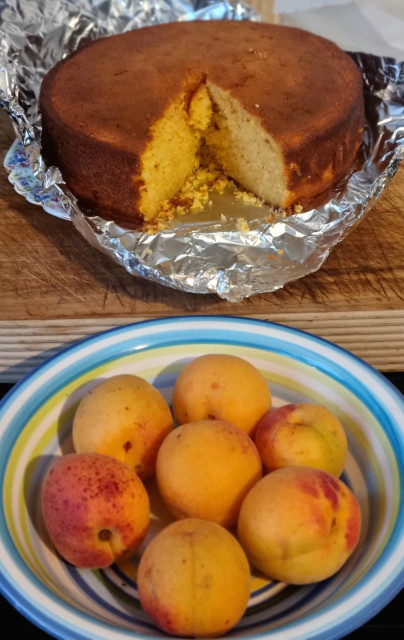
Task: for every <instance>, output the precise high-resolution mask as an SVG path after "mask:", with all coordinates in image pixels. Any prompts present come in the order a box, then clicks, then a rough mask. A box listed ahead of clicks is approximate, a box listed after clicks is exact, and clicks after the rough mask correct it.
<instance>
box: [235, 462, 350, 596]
mask: <svg viewBox="0 0 404 640" xmlns="http://www.w3.org/2000/svg"><path fill="white" fill-rule="evenodd" d="M360 531H361V512H360V506H359V503H358V500H357V499H356V497H355V496H354V494H353V493H352V491H351V490H350V489H349V487H348V486H347V485H346V484H345V483H344V482H342V481H341V480H339V479H338V478H335V477H334V476H333V475H331V474H330V473H327V472H325V471H321V470H320V469H315V468H313V467H304V466H289V467H283V468H281V469H277V470H276V471H272V472H271V473H268V474H267V475H266V476H264V477H263V478H262V479H261V480H260V481H259V482H257V484H256V485H255V486H254V487H253V488H252V489H251V491H250V492H249V493H248V495H247V496H246V498H245V500H244V502H243V504H242V506H241V509H240V514H239V519H238V539H239V541H240V543H241V545H242V547H243V549H244V550H245V551H246V553H247V556H248V557H249V559H250V561H251V563H252V564H253V565H254V566H255V567H257V568H258V569H260V570H261V571H262V572H263V573H265V574H266V575H267V576H268V577H269V578H271V579H272V580H280V581H281V582H287V583H290V584H308V583H311V582H318V581H320V580H325V579H326V578H329V577H330V576H332V575H333V574H334V573H336V572H337V571H338V570H339V569H340V568H341V567H342V565H343V564H344V563H345V562H346V561H347V559H348V558H349V556H350V555H351V554H352V553H353V551H354V549H355V547H356V545H357V543H358V540H359V535H360Z"/></svg>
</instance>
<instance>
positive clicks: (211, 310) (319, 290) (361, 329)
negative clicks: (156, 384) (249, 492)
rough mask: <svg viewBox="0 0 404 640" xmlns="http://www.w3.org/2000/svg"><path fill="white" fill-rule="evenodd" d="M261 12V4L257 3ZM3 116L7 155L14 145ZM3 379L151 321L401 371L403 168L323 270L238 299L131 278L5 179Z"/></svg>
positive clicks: (0, 316) (1, 138) (0, 177)
mask: <svg viewBox="0 0 404 640" xmlns="http://www.w3.org/2000/svg"><path fill="white" fill-rule="evenodd" d="M251 4H254V3H251ZM14 137H15V136H14V132H13V129H12V126H11V123H10V121H9V118H8V116H7V115H6V113H4V112H0V158H1V160H3V158H4V155H5V153H6V151H7V150H8V148H9V146H10V145H11V143H12V141H13V140H14ZM0 282H1V285H0V286H1V289H0V293H1V304H0V380H1V381H15V380H18V379H19V378H20V377H21V376H22V375H23V374H25V373H26V372H27V371H29V370H30V369H31V368H32V366H33V365H35V364H38V362H41V361H42V360H44V359H45V358H46V357H48V356H49V355H51V354H53V353H54V352H55V351H57V350H58V349H60V347H61V345H64V344H66V343H69V342H72V341H74V340H76V339H78V338H81V337H83V336H85V335H88V334H90V333H93V332H95V331H98V330H102V329H105V328H109V327H112V326H117V325H120V324H124V323H129V322H133V321H137V320H141V319H145V318H158V317H163V316H178V315H183V314H185V315H188V314H203V315H207V314H225V315H235V316H249V317H255V318H261V319H265V320H269V321H273V322H280V323H283V324H287V325H289V326H294V327H296V328H299V329H303V330H306V331H309V332H312V333H315V334H317V335H320V336H322V337H324V338H327V339H329V340H332V341H333V342H336V343H337V344H340V345H341V346H343V347H345V348H347V349H349V350H350V351H352V352H354V353H355V354H357V355H358V356H359V357H362V358H363V359H364V360H366V361H367V362H369V363H370V364H372V365H373V366H375V367H376V368H379V369H380V370H382V371H403V370H404V166H401V167H400V168H399V170H398V172H397V174H396V176H395V177H394V178H393V180H392V182H391V184H390V185H389V187H388V188H387V190H386V191H385V193H384V194H383V196H382V198H381V199H380V200H379V201H378V202H377V203H376V204H375V206H374V207H373V209H372V210H371V211H370V212H369V214H367V216H366V217H365V218H364V219H363V221H362V222H361V223H360V224H359V225H358V226H357V227H356V228H355V229H354V230H353V231H352V232H351V233H350V234H349V235H348V236H347V237H346V238H345V239H344V240H343V242H341V243H339V244H338V245H337V246H336V247H335V248H334V249H333V250H332V252H331V254H330V256H329V258H328V259H327V260H326V262H325V263H324V265H323V266H322V268H321V269H320V270H319V271H317V272H315V273H313V274H311V275H308V276H306V277H304V278H301V279H299V280H296V281H294V282H292V283H290V284H288V285H286V286H285V287H284V288H282V289H281V290H279V291H276V292H274V293H267V294H260V295H257V296H253V297H251V298H248V299H245V300H243V301H241V302H238V303H229V302H227V301H224V300H221V299H219V298H218V297H217V296H216V295H213V294H212V295H210V294H208V295H196V294H191V293H183V292H179V291H175V290H173V289H169V288H164V287H163V286H160V285H156V284H153V283H150V282H148V281H146V280H143V279H140V278H138V277H135V276H133V275H130V274H128V273H127V272H126V271H125V270H124V269H123V267H121V266H119V265H117V264H115V263H114V262H113V261H112V260H111V259H110V258H109V257H108V256H105V255H103V254H102V253H101V252H100V251H98V250H97V249H95V248H93V247H91V246H90V245H89V244H88V243H87V242H86V241H85V240H84V239H83V238H82V237H81V236H80V234H79V233H78V232H77V231H76V230H75V229H74V227H73V225H72V224H71V223H70V222H68V221H64V220H60V219H58V218H55V217H53V216H51V215H49V214H47V213H46V212H44V211H43V210H42V208H40V207H38V206H36V205H33V204H30V203H28V202H27V201H26V200H25V199H24V198H23V197H22V196H21V195H19V194H17V193H16V192H15V191H14V188H13V186H12V185H11V184H10V183H9V182H8V179H7V174H6V172H5V170H2V171H0Z"/></svg>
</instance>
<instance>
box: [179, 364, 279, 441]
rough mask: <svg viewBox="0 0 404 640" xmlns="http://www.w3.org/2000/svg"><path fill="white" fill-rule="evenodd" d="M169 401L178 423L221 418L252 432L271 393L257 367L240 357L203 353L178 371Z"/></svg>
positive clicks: (269, 405)
mask: <svg viewBox="0 0 404 640" xmlns="http://www.w3.org/2000/svg"><path fill="white" fill-rule="evenodd" d="M172 405H173V413H174V417H175V419H176V420H177V423H178V424H186V423H188V422H196V421H198V420H207V419H214V420H225V421H227V422H231V423H232V424H234V425H236V427H239V428H240V429H242V430H243V431H245V432H246V433H248V435H252V433H253V432H254V429H255V426H256V424H257V422H258V420H259V419H260V418H261V417H262V416H263V415H264V413H265V412H266V411H268V410H269V409H270V407H271V393H270V390H269V387H268V385H267V382H266V380H265V378H264V377H263V375H262V374H261V373H260V371H258V369H257V368H256V367H254V366H253V365H252V364H251V363H250V362H248V361H247V360H245V359H244V358H240V357H239V356H233V355H228V354H223V353H222V354H207V355H203V356H199V357H198V358H195V359H194V360H192V361H191V362H189V363H188V364H187V365H186V366H185V367H184V369H182V371H181V372H180V373H179V375H178V377H177V380H176V383H175V386H174V391H173V403H172Z"/></svg>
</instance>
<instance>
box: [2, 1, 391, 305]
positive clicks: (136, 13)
mask: <svg viewBox="0 0 404 640" xmlns="http://www.w3.org/2000/svg"><path fill="white" fill-rule="evenodd" d="M0 11H1V24H0V102H1V105H2V107H3V108H4V109H5V110H6V111H7V112H8V114H9V115H10V118H11V120H12V122H13V125H14V129H15V132H16V135H17V136H18V139H19V140H20V141H21V144H22V145H23V150H24V153H25V155H26V158H27V160H28V163H29V165H30V168H31V169H30V170H31V171H32V177H33V180H32V181H31V180H28V181H27V184H31V182H34V181H35V182H36V185H35V197H32V194H31V196H30V194H29V188H30V187H27V188H26V190H25V197H27V198H29V199H30V201H31V202H33V201H34V202H38V203H41V195H40V194H41V193H42V194H43V201H44V200H45V199H48V200H49V199H51V200H52V209H51V210H49V206H45V204H43V202H42V206H43V207H44V209H45V211H50V212H51V213H52V214H53V215H60V217H65V218H69V219H70V221H71V223H72V224H73V225H74V227H75V228H76V229H77V230H78V231H79V232H80V233H81V234H82V235H83V236H84V238H86V240H87V241H88V242H89V243H90V244H92V245H93V246H95V247H97V248H98V249H101V250H102V251H103V252H104V253H106V254H107V255H109V256H110V258H111V259H112V260H114V261H115V262H118V263H119V264H120V265H121V266H122V267H123V268H124V269H126V270H127V271H128V272H129V273H131V274H133V275H134V276H139V277H143V278H146V279H147V280H150V281H152V282H157V283H159V284H163V285H165V286H168V287H172V288H174V289H178V290H181V291H187V292H193V293H199V294H206V293H216V294H217V295H218V296H220V297H221V298H224V299H226V300H228V301H230V302H237V301H239V300H242V299H243V298H246V297H249V296H252V295H255V294H258V293H264V292H270V291H275V290H277V289H279V288H281V287H283V286H284V285H285V284H286V283H287V282H289V281H291V280H295V279H297V278H300V277H302V276H305V275H307V274H309V273H312V272H313V271H316V270H317V269H318V268H320V267H321V265H322V263H323V262H324V260H325V259H326V258H327V256H328V254H329V251H330V249H331V248H332V247H333V246H334V245H335V244H336V243H337V242H339V241H340V240H342V239H343V237H344V236H345V234H346V232H347V231H348V230H349V229H351V228H352V227H353V226H354V225H355V224H357V223H358V222H359V221H360V220H361V219H362V218H363V217H364V215H365V214H366V212H367V211H368V210H369V209H370V207H371V206H372V205H373V203H374V202H375V200H376V199H377V198H378V197H380V195H381V194H382V193H383V191H384V190H385V188H386V187H387V185H388V183H389V181H390V180H391V178H392V177H393V176H394V174H395V172H396V171H397V168H398V165H399V163H400V161H401V159H402V157H403V155H404V63H403V62H401V61H395V60H393V59H391V58H383V57H377V56H374V55H370V54H365V53H351V56H352V58H353V59H354V60H355V62H356V63H357V65H358V66H359V68H360V70H361V72H362V76H363V81H364V92H365V103H366V111H367V122H366V126H365V133H364V139H363V144H362V150H361V154H362V155H361V157H360V158H358V161H357V163H356V165H355V166H354V167H353V170H352V172H351V174H350V176H348V177H347V180H345V181H342V182H341V183H340V184H339V185H337V186H336V187H335V188H334V189H333V190H332V191H330V194H329V199H328V201H327V202H325V203H321V204H320V205H318V206H316V207H315V208H313V209H311V210H310V211H303V210H300V209H299V208H297V209H295V211H294V214H293V215H290V216H287V217H285V212H279V211H275V210H273V209H272V208H271V207H268V206H267V205H265V204H264V203H262V202H259V201H258V200H257V199H256V198H255V196H252V195H251V194H247V193H246V192H243V191H242V190H239V189H238V188H237V186H236V185H234V184H233V183H231V181H228V180H227V178H226V177H225V176H219V175H215V177H214V178H213V177H212V176H209V177H207V176H206V175H205V176H202V174H201V175H200V176H199V178H198V176H197V175H195V176H194V178H193V180H196V182H195V183H192V182H191V183H189V184H188V185H186V188H185V191H183V193H182V195H181V194H180V195H179V196H178V200H177V202H171V203H167V206H166V210H165V214H164V215H163V216H162V217H161V219H160V220H159V221H158V223H156V225H155V227H154V228H153V227H149V228H148V229H140V230H136V231H134V230H132V229H126V228H123V227H121V226H119V225H118V224H117V223H115V222H113V221H111V220H104V219H103V218H100V217H99V216H96V215H90V214H89V213H88V212H84V211H82V210H80V208H79V207H78V205H77V202H76V199H75V197H74V196H73V194H71V193H70V192H69V191H68V190H67V189H66V186H65V184H64V181H63V176H62V175H61V173H60V171H59V169H58V168H57V167H47V166H46V164H45V162H44V160H43V158H42V154H41V115H40V111H39V91H40V85H41V81H42V78H43V76H44V74H45V73H46V72H47V71H48V70H49V69H50V68H51V67H52V66H53V65H54V64H55V63H56V62H57V61H58V60H60V59H61V58H62V57H64V56H66V55H67V54H68V53H70V52H72V51H74V50H75V49H77V48H78V47H79V46H82V45H83V44H85V43H86V42H88V41H91V40H94V39H96V38H100V37H102V36H106V35H112V34H115V33H120V32H123V31H128V30H130V29H137V28H140V27H143V26H147V25H152V24H159V23H163V22H170V21H174V20H193V19H203V20H209V19H230V20H260V16H259V15H257V13H256V12H254V11H253V10H252V9H251V7H249V6H248V5H246V4H245V3H243V2H230V1H223V2H220V1H218V2H211V0H193V1H192V0H154V2H150V1H149V0H125V1H124V2H119V3H118V2H116V3H111V2H107V3H104V2H99V0H41V2H19V3H16V2H15V0H0ZM253 54H254V55H258V54H259V52H258V53H257V52H255V51H254V50H252V51H251V55H253ZM256 108H257V109H258V108H259V105H256ZM5 166H6V169H7V170H8V171H10V172H11V171H12V167H10V166H8V165H7V163H6V164H5ZM200 178H203V179H201V180H200ZM207 178H209V179H207ZM204 180H205V183H204V182H203V181H204ZM16 188H17V187H16ZM20 193H21V191H20ZM178 214H181V215H179V216H178Z"/></svg>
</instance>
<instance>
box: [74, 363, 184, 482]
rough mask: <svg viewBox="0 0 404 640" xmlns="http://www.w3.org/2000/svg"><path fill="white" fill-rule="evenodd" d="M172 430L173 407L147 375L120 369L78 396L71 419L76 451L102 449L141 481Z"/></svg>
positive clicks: (153, 463) (147, 473)
mask: <svg viewBox="0 0 404 640" xmlns="http://www.w3.org/2000/svg"><path fill="white" fill-rule="evenodd" d="M172 429H173V417H172V414H171V410H170V408H169V406H168V404H167V402H166V400H165V399H164V397H163V395H162V394H161V393H160V392H159V391H158V389H156V388H155V387H154V386H153V385H151V384H150V383H149V382H148V381H147V380H144V379H143V378H140V377H139V376H135V375H130V374H122V375H116V376H113V377H111V378H109V379H107V380H104V381H103V382H100V383H99V384H98V385H97V386H96V387H95V388H94V389H93V390H92V391H89V392H88V393H87V394H86V395H85V396H84V397H83V398H82V400H81V402H80V404H79V406H78V408H77V411H76V413H75V416H74V420H73V445H74V449H75V451H76V452H77V453H89V452H90V453H103V454H106V455H110V456H113V457H115V458H117V459H118V460H120V461H121V462H124V463H125V464H127V465H128V466H129V467H131V468H132V469H134V470H135V471H136V473H137V474H138V476H139V477H140V478H141V479H142V480H145V479H146V478H149V477H150V476H152V475H153V474H154V472H155V466H156V457H157V451H158V449H159V447H160V444H161V443H162V441H163V440H164V438H165V436H166V435H167V434H168V433H169V432H170V431H171V430H172Z"/></svg>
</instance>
